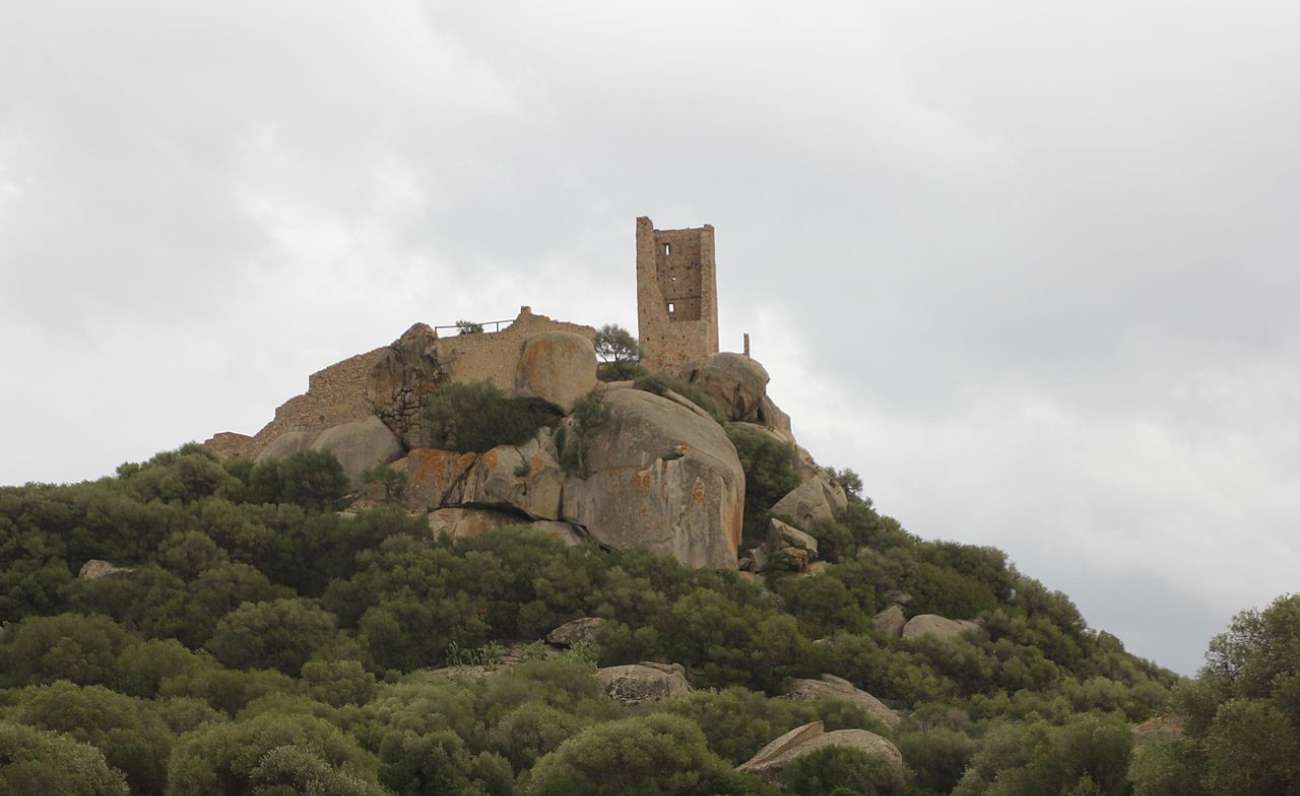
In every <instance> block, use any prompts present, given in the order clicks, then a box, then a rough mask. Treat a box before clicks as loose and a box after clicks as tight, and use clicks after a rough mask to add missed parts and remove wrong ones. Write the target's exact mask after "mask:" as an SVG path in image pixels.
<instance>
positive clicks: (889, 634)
mask: <svg viewBox="0 0 1300 796" xmlns="http://www.w3.org/2000/svg"><path fill="white" fill-rule="evenodd" d="M906 624H907V617H905V616H903V606H901V605H897V604H895V605H891V606H889V607H888V608H886V609H885V610H883V611H880V612H879V613H877V614H876V615H875V616H873V617H872V618H871V625H872V627H874V628H875V629H876V632H877V633H879V634H881V635H882V636H885V637H886V638H898V637H899V636H901V635H903V626H904V625H906Z"/></svg>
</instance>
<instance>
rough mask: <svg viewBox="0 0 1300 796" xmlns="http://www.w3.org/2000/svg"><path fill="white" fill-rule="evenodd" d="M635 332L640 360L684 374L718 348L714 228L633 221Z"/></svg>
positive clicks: (662, 370) (654, 368)
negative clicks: (661, 226)
mask: <svg viewBox="0 0 1300 796" xmlns="http://www.w3.org/2000/svg"><path fill="white" fill-rule="evenodd" d="M636 309H637V334H638V336H639V337H640V338H641V364H642V365H644V366H645V368H646V369H647V370H649V371H651V372H658V373H672V374H674V375H678V376H680V375H684V374H685V372H686V371H687V370H688V369H689V368H690V367H691V366H692V365H698V364H699V363H701V362H703V361H704V360H706V359H708V358H709V355H710V354H716V353H718V278H717V270H716V267H715V265H714V262H713V227H712V226H711V225H709V224H705V225H704V226H702V227H697V228H692V229H655V228H654V224H653V223H652V222H651V221H650V219H648V218H646V217H645V216H642V217H641V218H638V219H637V220H636Z"/></svg>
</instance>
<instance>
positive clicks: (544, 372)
mask: <svg viewBox="0 0 1300 796" xmlns="http://www.w3.org/2000/svg"><path fill="white" fill-rule="evenodd" d="M595 386H596V350H595V348H594V347H593V346H592V342H591V339H590V338H588V337H585V336H583V335H580V334H575V333H573V332H543V333H541V334H537V335H534V336H532V337H530V338H528V340H527V341H526V342H525V343H524V348H523V352H522V353H521V354H520V356H519V364H518V365H517V366H516V368H515V392H516V393H518V394H520V395H530V396H533V397H535V398H541V399H542V400H543V401H546V402H547V403H550V404H553V405H555V406H558V407H559V408H560V409H561V410H563V411H564V413H565V414H568V413H569V412H572V411H573V404H574V402H576V401H577V400H578V399H579V398H581V397H582V396H584V395H586V394H587V393H589V392H591V390H592V388H594V387H595Z"/></svg>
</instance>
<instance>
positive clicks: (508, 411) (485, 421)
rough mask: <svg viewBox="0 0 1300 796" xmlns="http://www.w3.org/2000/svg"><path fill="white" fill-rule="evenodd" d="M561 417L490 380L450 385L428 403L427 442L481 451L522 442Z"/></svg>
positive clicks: (542, 402)
mask: <svg viewBox="0 0 1300 796" xmlns="http://www.w3.org/2000/svg"><path fill="white" fill-rule="evenodd" d="M558 418H559V414H558V413H557V412H556V410H555V409H554V408H553V407H551V406H550V405H549V404H547V403H546V402H545V401H542V400H540V399H537V398H520V397H512V396H508V395H506V394H505V393H504V392H502V391H501V389H500V388H499V387H497V386H496V385H493V384H490V383H488V382H478V383H475V384H447V385H444V386H443V387H442V388H441V389H440V390H438V392H436V393H434V394H433V395H432V396H430V397H429V400H428V402H427V403H426V404H425V407H424V430H425V444H426V445H428V447H431V448H439V449H442V450H452V451H462V452H473V453H482V452H483V451H486V450H491V449H492V448H495V447H496V446H498V445H522V444H523V443H525V442H527V441H528V439H529V438H531V437H532V436H533V435H534V434H535V433H537V429H539V428H541V427H542V426H547V425H552V424H554V423H555V421H556V420H557V419H558Z"/></svg>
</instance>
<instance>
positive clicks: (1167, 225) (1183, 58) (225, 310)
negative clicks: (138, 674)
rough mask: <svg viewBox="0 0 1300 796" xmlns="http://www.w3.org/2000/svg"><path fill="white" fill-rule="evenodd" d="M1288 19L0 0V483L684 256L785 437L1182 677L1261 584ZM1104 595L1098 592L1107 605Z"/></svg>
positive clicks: (1287, 13)
mask: <svg viewBox="0 0 1300 796" xmlns="http://www.w3.org/2000/svg"><path fill="white" fill-rule="evenodd" d="M1297 33H1300V11H1297V10H1295V9H1291V8H1282V7H1266V6H1262V5H1261V6H1257V7H1250V6H1244V7H1239V8H1235V9H1233V10H1231V11H1228V10H1221V9H1214V8H1211V7H1209V6H1206V5H1201V4H1159V3H1118V2H1116V3H1101V4H1097V3H1094V4H1091V5H1089V6H1087V7H1086V8H1084V7H1076V6H1069V5H1059V6H1057V5H1055V4H1043V3H1030V2H1005V3H1000V4H997V5H996V6H995V7H982V8H979V9H975V8H973V7H969V6H967V5H965V4H949V5H948V6H946V7H940V6H936V5H934V4H915V3H875V4H868V5H863V4H854V3H832V2H824V3H813V4H805V6H804V7H801V8H800V9H798V11H797V12H796V11H795V10H794V9H793V7H792V6H790V5H789V4H778V3H766V2H759V3H743V4H742V3H712V4H704V5H701V4H698V3H689V4H688V3H684V2H668V3H660V4H658V5H657V6H656V7H655V9H654V13H648V12H647V11H646V10H645V9H636V10H633V9H631V8H630V7H624V6H620V5H617V4H609V3H597V2H594V0H593V1H592V2H578V3H565V4H537V3H513V4H506V5H499V6H491V7H482V6H481V4H479V5H467V4H458V3H440V2H428V3H416V2H401V3H391V4H387V5H385V6H383V7H382V8H379V7H376V6H374V5H373V4H365V3H360V2H356V1H355V0H332V1H331V2H311V3H308V2H305V0H300V1H299V2H287V3H276V4H273V5H271V6H268V5H267V4H264V3H254V2H249V0H238V1H236V2H229V3H223V4H219V5H215V6H214V5H212V4H199V3H160V2H145V1H144V0H130V1H129V2H120V3H114V4H111V6H107V5H104V4H96V3H88V2H84V0H83V1H78V0H47V2H42V3H39V4H31V3H28V4H12V5H10V6H6V7H4V8H3V9H0V95H3V96H4V97H5V98H6V101H5V102H4V103H3V104H0V340H4V341H5V342H4V352H5V360H6V367H5V368H4V369H0V391H2V393H3V394H4V395H5V396H6V399H5V408H6V409H8V410H9V411H8V412H7V413H6V414H7V416H8V417H9V418H10V421H9V422H8V423H7V434H8V435H9V439H8V443H9V444H8V445H7V446H6V447H7V449H8V450H9V451H11V452H13V453H11V455H10V456H8V457H5V460H4V461H3V462H0V482H15V481H22V480H26V479H29V478H38V479H55V480H63V479H75V478H82V477H94V476H97V475H100V474H103V473H106V472H108V471H110V470H111V468H112V467H113V466H114V465H115V464H117V463H118V462H119V461H120V460H122V459H127V458H140V457H143V456H147V455H149V454H150V453H152V452H154V451H156V450H159V449H162V448H166V447H170V446H174V445H175V444H178V443H179V442H182V441H184V440H186V439H192V438H203V437H205V436H207V435H208V434H209V433H211V432H213V431H217V430H223V429H235V430H243V431H252V430H254V429H256V428H257V427H258V426H259V425H260V424H261V423H262V422H264V421H265V420H266V419H267V418H268V417H269V415H270V413H271V410H272V409H273V407H274V406H275V405H276V404H278V403H280V402H281V401H282V400H284V398H286V397H287V396H289V395H292V394H294V393H296V392H299V391H301V390H302V389H303V388H304V387H305V381H306V375H307V374H308V373H309V372H311V371H313V370H316V369H318V368H320V367H322V366H324V365H326V364H328V363H330V362H332V361H335V360H337V359H340V358H342V357H345V356H348V355H350V354H352V353H356V352H357V351H359V350H363V349H366V348H369V347H372V346H376V345H380V344H383V343H385V342H387V341H388V340H391V339H392V338H394V337H396V336H397V335H398V334H399V333H400V332H401V331H402V330H403V329H404V328H405V327H406V326H407V325H408V324H409V323H411V322H413V321H415V320H425V321H430V322H438V323H441V322H448V321H452V320H455V319H457V318H461V317H477V318H485V317H493V318H496V317H507V316H509V315H511V314H513V312H514V311H516V310H517V308H518V306H519V305H521V304H531V305H532V306H533V307H534V308H535V309H537V310H538V311H541V312H546V313H548V314H551V315H554V316H559V317H564V318H569V319H573V320H577V321H583V322H588V323H601V322H606V321H618V322H621V323H623V324H625V325H629V326H631V325H632V324H633V323H634V321H635V318H634V305H633V274H632V219H633V218H634V217H635V216H637V215H641V214H649V215H651V216H652V217H654V218H655V220H656V221H657V222H658V223H660V224H661V225H663V226H685V225H691V224H697V223H703V222H708V223H712V224H714V225H715V226H716V227H717V229H718V245H719V266H720V272H719V282H720V287H721V289H722V294H723V296H722V306H721V322H722V326H723V330H722V332H723V335H722V336H723V340H724V344H725V345H730V346H731V347H738V345H739V339H740V334H741V333H742V332H745V331H748V332H750V333H751V334H752V335H753V338H754V344H755V352H756V354H757V355H758V356H759V357H760V358H761V359H762V360H763V361H764V363H765V364H766V365H767V367H768V369H769V370H770V371H771V372H772V374H773V377H774V381H773V386H772V389H773V392H774V394H775V395H776V396H777V397H778V399H779V400H780V401H782V403H783V404H784V405H785V407H786V408H787V409H788V410H789V411H790V412H791V413H792V414H793V415H794V418H795V423H796V431H797V432H799V433H800V435H801V439H802V440H803V441H804V442H805V443H806V444H807V445H808V446H809V447H810V448H812V449H813V450H814V452H815V453H817V454H818V456H819V458H821V459H822V460H823V461H825V462H826V463H829V464H835V465H838V466H852V467H854V468H856V469H857V470H859V471H860V472H861V473H862V474H863V475H864V477H865V480H866V482H867V491H868V492H869V493H870V494H871V495H872V496H873V497H874V498H875V499H876V501H877V503H878V504H879V505H880V506H881V507H882V508H883V509H884V510H886V511H889V512H891V513H894V514H896V515H897V516H899V517H900V518H901V519H902V520H903V521H904V522H905V523H907V524H908V525H909V526H910V527H912V528H913V529H914V530H916V531H917V532H919V533H922V534H924V535H927V536H942V537H948V538H956V539H960V540H962V541H969V542H973V543H981V544H985V543H987V544H997V545H999V546H1001V547H1004V548H1005V549H1007V550H1008V552H1009V553H1010V554H1011V556H1012V557H1013V559H1015V560H1016V561H1017V562H1018V563H1019V565H1020V566H1021V569H1022V570H1024V571H1026V572H1028V573H1029V574H1031V575H1034V576H1035V577H1038V578H1040V579H1041V580H1043V581H1044V582H1046V583H1047V584H1048V585H1050V586H1053V587H1055V588H1062V589H1064V590H1066V591H1067V592H1068V593H1070V594H1071V595H1072V596H1073V597H1074V598H1075V599H1076V601H1077V602H1078V603H1079V604H1080V607H1081V608H1082V609H1083V611H1084V614H1085V615H1086V616H1087V617H1088V619H1089V620H1090V622H1091V623H1092V624H1093V625H1094V626H1099V627H1102V628H1107V629H1110V630H1112V631H1114V632H1116V633H1117V634H1118V635H1120V636H1121V637H1122V638H1123V639H1124V640H1125V641H1126V642H1127V643H1128V644H1129V646H1130V648H1132V649H1134V650H1135V651H1138V652H1140V653H1142V654H1145V655H1149V656H1152V657H1154V658H1156V659H1157V660H1159V661H1161V662H1162V663H1166V664H1169V665H1173V666H1176V667H1178V668H1180V669H1182V670H1184V671H1187V670H1190V669H1192V668H1194V667H1195V665H1196V663H1197V661H1198V659H1199V654H1200V651H1201V650H1202V649H1203V648H1204V644H1205V642H1206V640H1208V637H1209V635H1210V634H1211V633H1213V632H1215V631H1216V630H1218V629H1220V628H1221V627H1222V626H1223V623H1224V621H1225V620H1226V618H1227V617H1228V616H1230V615H1231V613H1232V612H1233V611H1235V610H1239V609H1240V608H1244V607H1246V606H1248V605H1252V604H1259V603H1261V602H1264V601H1267V600H1268V599H1270V598H1271V597H1272V596H1274V595H1275V594H1277V593H1281V592H1284V591H1287V590H1288V589H1291V588H1293V581H1292V580H1291V576H1290V574H1289V573H1290V572H1294V566H1293V565H1294V564H1295V563H1296V559H1297V556H1298V553H1297V550H1296V545H1295V542H1294V541H1293V539H1294V534H1293V532H1292V530H1291V527H1290V526H1291V523H1292V519H1291V518H1293V517H1295V516H1296V509H1297V508H1300V506H1297V502H1298V501H1300V496H1297V494H1296V492H1295V488H1294V483H1295V482H1296V476H1297V469H1298V468H1300V461H1298V460H1297V456H1296V454H1295V451H1296V450H1297V449H1298V446H1297V444H1296V443H1297V442H1300V439H1298V438H1297V437H1300V433H1298V432H1297V430H1296V426H1295V423H1294V422H1293V420H1292V416H1293V414H1294V409H1293V407H1294V405H1295V399H1296V398H1297V396H1300V377H1297V375H1296V372H1295V368H1294V362H1295V361H1296V359H1297V357H1296V354H1297V349H1298V348H1300V325H1298V324H1297V321H1296V317H1297V316H1296V314H1295V313H1294V312H1292V311H1291V307H1290V304H1291V303H1292V301H1293V299H1292V297H1293V296H1294V295H1296V293H1297V287H1300V285H1297V280H1298V279H1300V277H1297V272H1296V269H1294V268H1293V267H1291V265H1290V259H1291V255H1292V253H1293V252H1294V251H1295V250H1296V248H1297V246H1296V243H1297V240H1296V237H1297V233H1296V232H1295V229H1294V222H1293V218H1294V216H1295V210H1296V207H1297V205H1298V204H1300V202H1298V201H1297V200H1298V199H1300V196H1298V194H1300V188H1298V187H1297V186H1298V185H1300V182H1298V181H1297V180H1296V176H1297V173H1298V172H1300V150H1298V149H1297V146H1296V144H1295V142H1296V141H1298V140H1300V135H1297V133H1298V132H1300V131H1298V130H1297V128H1300V106H1297V105H1296V104H1295V103H1294V102H1292V101H1291V99H1292V98H1293V97H1294V96H1296V94H1297V89H1298V88H1300V86H1297V82H1300V68H1297V67H1300V63H1297V57H1296V55H1295V53H1294V47H1293V43H1294V41H1295V40H1296V38H1297ZM1135 606H1136V607H1137V608H1140V609H1141V610H1135Z"/></svg>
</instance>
